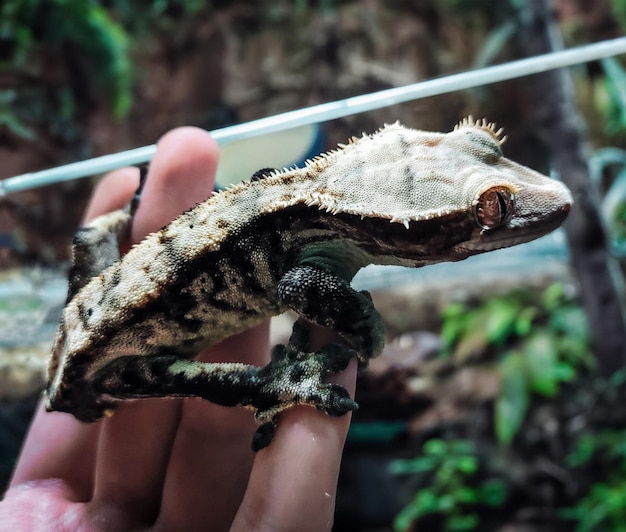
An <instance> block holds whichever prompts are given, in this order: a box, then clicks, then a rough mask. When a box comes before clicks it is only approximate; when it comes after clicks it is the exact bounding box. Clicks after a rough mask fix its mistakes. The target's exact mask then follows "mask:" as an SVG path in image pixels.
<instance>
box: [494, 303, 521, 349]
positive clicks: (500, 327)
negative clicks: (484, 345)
mask: <svg viewBox="0 0 626 532" xmlns="http://www.w3.org/2000/svg"><path fill="white" fill-rule="evenodd" d="M485 309H486V311H487V316H486V323H485V331H486V335H487V340H488V341H489V342H490V343H492V344H495V345H502V344H504V342H505V341H506V340H507V339H508V338H509V337H510V336H511V334H512V333H513V332H514V331H515V325H516V322H517V317H518V315H519V313H520V311H521V309H520V304H519V302H518V301H517V300H515V299H513V298H501V299H492V300H490V301H488V303H487V304H486V306H485Z"/></svg>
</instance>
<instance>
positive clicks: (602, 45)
mask: <svg viewBox="0 0 626 532" xmlns="http://www.w3.org/2000/svg"><path fill="white" fill-rule="evenodd" d="M624 53H626V37H621V38H619V39H612V40H608V41H603V42H599V43H594V44H588V45H585V46H579V47H576V48H570V49H568V50H562V51H559V52H554V53H549V54H544V55H539V56H536V57H530V58H527V59H521V60H518V61H511V62H509V63H504V64H501V65H495V66H490V67H486V68H481V69H478V70H470V71H468V72H462V73H459V74H452V75H450V76H445V77H441V78H437V79H432V80H427V81H422V82H419V83H414V84H411V85H406V86H403V87H395V88H392V89H386V90H382V91H378V92H373V93H370V94H363V95H361V96H354V97H352V98H346V99H345V100H339V101H335V102H328V103H322V104H319V105H314V106H311V107H305V108H303V109H297V110H295V111H289V112H286V113H281V114H278V115H274V116H269V117H266V118H260V119H258V120H252V121H250V122H246V123H243V124H237V125H234V126H229V127H225V128H221V129H217V130H214V131H212V132H211V135H212V136H213V137H214V138H215V139H216V140H217V142H218V143H219V144H221V145H224V144H227V143H229V142H234V141H238V140H243V139H247V138H251V137H255V136H259V135H263V134H267V133H272V132H276V131H282V130H285V129H291V128H295V127H299V126H304V125H308V124H314V123H318V122H325V121H327V120H334V119H336V118H341V117H344V116H349V115H353V114H357V113H363V112H365V111H371V110H373V109H379V108H382V107H388V106H390V105H395V104H398V103H402V102H407V101H410V100H417V99H420V98H427V97H430V96H436V95H439V94H445V93H449V92H454V91H459V90H465V89H470V88H472V87H478V86H482V85H488V84H490V83H497V82H499V81H505V80H508V79H514V78H519V77H523V76H529V75H531V74H538V73H540V72H545V71H547V70H553V69H556V68H562V67H567V66H572V65H577V64H580V63H586V62H589V61H595V60H597V59H604V58H607V57H611V56H614V55H619V54H624ZM155 151H156V145H154V144H153V145H151V146H144V147H142V148H135V149H133V150H128V151H124V152H120V153H115V154H110V155H104V156H101V157H96V158H93V159H89V160H86V161H80V162H76V163H71V164H66V165H63V166H58V167H56V168H51V169H49V170H42V171H39V172H30V173H27V174H21V175H18V176H14V177H9V178H7V179H5V180H4V181H0V197H2V196H6V195H8V194H11V193H13V192H17V191H20V190H27V189H30V188H35V187H39V186H43V185H48V184H51V183H56V182H60V181H69V180H72V179H77V178H79V177H86V176H90V175H94V174H99V173H103V172H108V171H110V170H114V169H116V168H120V167H123V166H128V165H136V164H141V163H145V162H148V161H150V160H151V159H152V157H153V156H154V152H155Z"/></svg>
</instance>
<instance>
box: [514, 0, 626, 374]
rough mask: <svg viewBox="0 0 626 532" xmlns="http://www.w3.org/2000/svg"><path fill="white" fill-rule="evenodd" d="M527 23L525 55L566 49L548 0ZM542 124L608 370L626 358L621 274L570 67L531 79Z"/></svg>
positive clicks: (531, 11)
mask: <svg viewBox="0 0 626 532" xmlns="http://www.w3.org/2000/svg"><path fill="white" fill-rule="evenodd" d="M526 9H527V13H526V14H527V15H528V16H527V18H526V20H527V28H526V32H524V36H523V44H522V46H523V49H524V52H525V54H526V55H528V56H534V55H538V54H545V53H548V52H552V51H554V50H557V49H560V48H562V43H561V37H560V33H559V29H558V27H557V25H556V19H555V16H554V12H553V11H552V2H551V1H550V0H531V1H530V2H528V3H527V4H526ZM531 85H532V90H533V91H534V95H535V101H536V109H537V117H538V124H539V127H540V129H541V133H542V136H544V137H545V139H546V141H547V142H548V144H549V146H550V149H551V153H552V156H553V165H554V167H555V168H556V170H557V171H558V173H559V175H560V176H561V179H562V180H563V182H564V183H565V184H566V185H567V186H568V187H569V188H570V190H571V191H572V193H573V194H574V199H575V206H574V208H573V209H572V211H571V213H570V216H569V219H568V221H567V222H566V225H565V230H566V233H567V239H568V242H569V246H570V253H571V258H572V263H573V265H574V269H575V273H576V276H577V278H578V282H579V286H580V293H581V298H582V303H583V305H584V307H585V310H586V313H587V317H588V320H589V325H590V329H591V342H592V348H593V351H594V353H595V356H596V360H597V364H598V369H599V371H600V372H601V373H602V374H604V375H608V374H611V373H612V372H614V371H615V370H617V369H618V368H620V367H622V366H623V365H624V362H625V360H626V358H625V356H624V355H625V353H626V327H625V325H624V316H623V309H622V306H621V301H620V296H619V292H618V290H617V289H616V286H619V284H617V285H616V281H617V282H618V283H621V282H622V281H623V280H622V279H618V278H616V277H614V275H620V274H619V273H616V272H618V268H617V267H615V266H616V265H615V263H614V259H613V258H612V257H611V255H610V251H609V245H608V242H607V238H606V235H605V233H604V229H603V226H602V223H601V221H600V214H599V211H598V206H597V201H596V198H595V197H594V192H593V189H592V186H591V182H590V179H589V170H588V164H587V155H588V148H587V145H588V143H587V137H586V132H585V130H584V126H583V121H582V119H581V117H580V115H579V113H578V111H577V109H576V105H575V102H574V96H573V82H572V79H571V76H570V73H569V71H567V70H565V69H560V70H552V71H550V72H546V73H544V74H538V75H536V76H534V77H533V79H532V84H531Z"/></svg>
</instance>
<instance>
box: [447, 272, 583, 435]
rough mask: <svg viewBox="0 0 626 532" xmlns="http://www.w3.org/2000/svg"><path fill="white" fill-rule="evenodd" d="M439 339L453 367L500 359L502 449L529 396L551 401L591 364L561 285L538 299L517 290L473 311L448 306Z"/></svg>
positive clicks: (576, 311)
mask: <svg viewBox="0 0 626 532" xmlns="http://www.w3.org/2000/svg"><path fill="white" fill-rule="evenodd" d="M442 339H443V342H444V350H443V356H447V357H452V358H453V359H454V361H455V362H457V363H464V362H466V361H469V360H472V359H474V358H476V357H478V356H483V355H484V353H490V354H491V356H497V357H499V360H500V363H499V369H498V371H499V372H500V376H501V380H502V384H501V391H500V395H499V397H498V399H497V401H496V404H495V411H494V416H495V419H494V422H495V428H496V435H497V437H498V440H499V441H500V443H502V444H504V445H509V444H510V443H511V442H512V440H513V438H514V437H515V435H516V434H517V432H518V430H519V429H520V427H521V426H522V423H523V421H524V418H525V415H526V412H527V410H528V407H529V404H530V402H531V401H532V395H533V394H536V395H538V396H541V397H544V398H548V399H550V398H554V397H556V395H557V394H558V393H559V386H560V384H561V383H563V382H570V381H572V380H573V379H574V378H575V377H576V376H577V375H578V374H580V372H581V371H585V370H588V369H590V368H591V366H592V364H593V357H592V354H591V352H590V348H589V335H588V329H587V321H586V317H585V315H584V313H583V310H582V309H581V308H580V307H579V306H578V305H577V304H576V303H575V301H574V300H573V298H572V297H570V296H568V295H567V294H566V292H565V290H564V287H563V285H561V284H553V285H552V286H550V287H548V288H547V289H546V290H545V291H544V293H543V294H542V296H541V297H540V298H539V299H537V298H536V297H535V296H534V295H533V293H532V291H531V290H527V289H520V290H514V291H512V292H510V293H509V294H507V295H505V296H502V297H494V298H488V299H486V300H485V301H484V302H482V303H481V304H480V305H478V306H476V307H475V308H469V307H468V306H467V305H463V304H451V305H449V306H448V307H447V308H446V309H445V311H444V313H443V326H442ZM500 353H502V354H501V355H500Z"/></svg>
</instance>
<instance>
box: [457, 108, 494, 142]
mask: <svg viewBox="0 0 626 532" xmlns="http://www.w3.org/2000/svg"><path fill="white" fill-rule="evenodd" d="M464 127H477V128H480V129H482V130H483V131H486V132H487V133H489V134H490V135H491V136H492V137H493V138H494V139H496V140H497V141H498V144H500V145H502V144H504V142H505V141H506V135H504V134H503V133H504V129H502V128H498V126H497V125H496V124H495V122H487V119H486V118H481V119H479V120H474V117H473V116H472V115H469V116H468V117H466V118H464V119H463V120H461V121H460V122H459V123H458V124H457V125H456V126H454V131H456V130H457V129H461V128H464Z"/></svg>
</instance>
